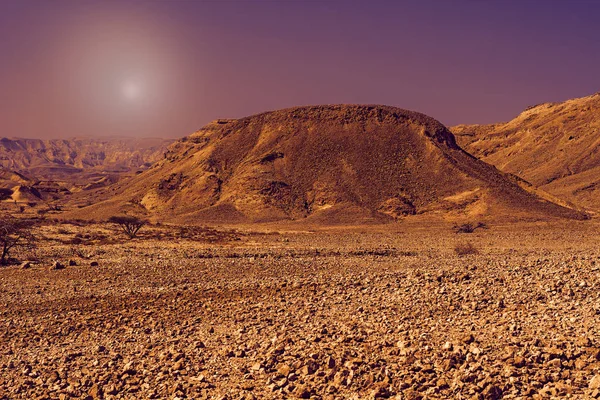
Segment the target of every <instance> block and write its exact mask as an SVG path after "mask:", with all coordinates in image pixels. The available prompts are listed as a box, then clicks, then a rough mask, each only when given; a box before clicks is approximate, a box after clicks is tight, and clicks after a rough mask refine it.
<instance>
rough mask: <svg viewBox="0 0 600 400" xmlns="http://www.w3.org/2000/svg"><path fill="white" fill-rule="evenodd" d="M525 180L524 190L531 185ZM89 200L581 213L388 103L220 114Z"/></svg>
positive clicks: (187, 213) (168, 205)
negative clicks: (108, 192) (103, 196)
mask: <svg viewBox="0 0 600 400" xmlns="http://www.w3.org/2000/svg"><path fill="white" fill-rule="evenodd" d="M521 186H522V187H521ZM111 189H112V192H113V194H114V195H113V196H112V197H111V198H110V199H108V200H106V201H103V202H101V203H99V204H96V205H93V206H91V207H87V208H83V209H82V210H80V211H79V212H78V213H75V214H78V216H80V217H88V218H90V217H96V218H103V217H106V216H107V215H109V214H111V213H116V212H123V211H126V210H127V209H129V210H130V211H133V209H137V210H138V211H146V212H148V213H150V214H154V215H155V216H157V217H159V218H161V219H167V220H168V219H171V220H173V219H174V220H182V221H186V222H190V221H209V220H215V221H230V222H239V221H273V220H282V219H304V218H308V219H309V220H312V221H315V222H322V223H337V222H353V223H355V222H360V221H369V220H385V219H390V218H398V217H401V216H403V215H411V214H420V213H435V214H440V215H443V216H452V217H457V218H460V217H473V216H493V215H512V216H515V217H532V216H535V217H548V216H557V217H570V218H580V217H582V214H581V213H579V212H576V211H574V210H571V209H568V208H564V207H561V206H559V205H557V204H554V203H551V202H549V201H545V200H542V199H540V198H539V197H537V196H536V195H535V194H533V193H530V190H531V188H530V187H528V185H527V184H526V183H524V182H522V181H520V180H519V179H517V178H516V177H512V176H509V175H506V174H503V173H501V172H499V171H498V170H497V169H496V168H494V167H492V166H490V165H487V164H485V163H483V162H481V161H479V160H477V159H475V158H474V157H472V156H471V155H469V154H467V153H465V152H464V151H463V150H461V149H460V148H459V147H458V146H457V144H456V143H455V139H454V136H453V135H452V134H451V133H450V131H448V130H447V129H446V128H445V127H444V126H443V125H442V124H440V123H439V122H437V121H435V120H434V119H432V118H429V117H427V116H425V115H423V114H419V113H415V112H411V111H406V110H402V109H398V108H393V107H386V106H355V105H335V106H311V107H297V108H291V109H285V110H279V111H274V112H267V113H263V114H259V115H255V116H251V117H246V118H242V119H239V120H219V121H216V122H214V123H212V124H209V125H207V126H206V127H204V128H203V129H201V130H200V131H198V132H196V133H194V134H192V135H191V136H189V137H187V138H184V139H183V140H180V141H178V142H176V143H174V144H173V145H172V146H171V147H170V148H169V151H168V152H167V154H166V156H165V159H164V160H162V161H160V162H158V163H157V164H155V165H154V166H153V167H152V168H151V169H149V170H148V171H145V172H143V173H141V174H139V175H138V176H136V177H134V178H132V179H130V180H127V181H126V182H119V183H117V184H116V185H114V186H113V187H112V188H111Z"/></svg>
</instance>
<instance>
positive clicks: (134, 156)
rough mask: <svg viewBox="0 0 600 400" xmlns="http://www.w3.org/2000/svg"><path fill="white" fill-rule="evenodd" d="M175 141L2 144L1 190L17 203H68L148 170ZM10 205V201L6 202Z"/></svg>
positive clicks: (12, 140) (4, 141)
mask: <svg viewBox="0 0 600 400" xmlns="http://www.w3.org/2000/svg"><path fill="white" fill-rule="evenodd" d="M171 142H172V140H166V139H155V138H148V139H138V138H96V139H94V138H74V139H64V140H62V139H61V140H58V139H56V140H40V139H22V138H1V139H0V188H3V189H4V190H3V193H5V195H4V197H6V193H9V191H11V192H12V194H11V195H10V196H9V200H13V201H17V202H30V203H31V202H35V201H53V200H62V199H63V198H64V196H65V195H67V194H70V193H74V192H78V191H81V190H90V189H97V188H99V187H103V186H107V185H110V184H112V183H115V182H117V181H118V180H119V179H121V178H122V177H123V176H126V175H128V174H132V173H135V172H136V171H141V170H144V169H147V168H148V167H149V166H150V165H152V164H153V163H155V162H156V161H158V160H159V159H161V158H162V157H163V155H164V152H165V151H166V148H167V146H168V145H169V144H170V143H171ZM5 200H6V199H5Z"/></svg>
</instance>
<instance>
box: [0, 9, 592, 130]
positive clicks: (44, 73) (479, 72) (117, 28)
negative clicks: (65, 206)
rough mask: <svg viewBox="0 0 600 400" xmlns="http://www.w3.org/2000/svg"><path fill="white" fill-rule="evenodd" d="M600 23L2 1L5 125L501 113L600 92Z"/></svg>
mask: <svg viewBox="0 0 600 400" xmlns="http://www.w3.org/2000/svg"><path fill="white" fill-rule="evenodd" d="M598 20H600V1H592V0H590V1H583V0H579V1H578V0H571V1H551V0H546V1H539V0H519V1H517V0H504V1H493V0H484V1H477V0H470V1H466V0H465V1H461V0H452V1H448V0H443V1H434V0H415V1H409V0H407V1H400V0H398V1H375V0H371V1H366V0H365V1H354V0H321V1H316V0H298V1H293V0H256V1H252V0H238V1H226V0H223V1H200V0H196V1H192V0H190V1H184V0H170V1H167V0H164V1H153V0H118V1H113V0H103V1H89V0H73V1H67V0H43V1H33V0H0V137H27V138H68V137H76V136H134V137H169V138H177V137H183V136H185V135H188V134H190V133H192V132H194V131H196V130H198V129H199V128H201V127H202V126H203V125H204V124H206V123H208V122H210V121H211V120H214V119H217V118H239V117H243V116H247V115H252V114H256V113H259V112H263V111H267V110H275V109H280V108H286V107H292V106H298V105H309V104H333V103H363V104H386V105H392V106H397V107H401V108H406V109H410V110H414V111H419V112H422V113H425V114H427V115H430V116H432V117H434V118H436V119H438V120H439V121H441V122H442V123H444V124H446V125H448V126H452V125H455V124H460V123H493V122H501V121H506V120H510V119H511V118H513V117H514V116H516V115H517V114H519V112H520V111H522V110H523V109H524V108H526V107H527V106H530V105H533V104H539V103H543V102H549V101H562V100H566V99H569V98H574V97H582V96H586V95H590V94H593V93H595V92H598V91H600V74H598V68H599V66H600V29H598V22H597V21H598Z"/></svg>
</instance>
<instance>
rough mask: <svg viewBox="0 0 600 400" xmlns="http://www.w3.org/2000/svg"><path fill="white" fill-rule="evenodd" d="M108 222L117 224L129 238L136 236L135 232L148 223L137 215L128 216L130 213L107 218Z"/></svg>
mask: <svg viewBox="0 0 600 400" xmlns="http://www.w3.org/2000/svg"><path fill="white" fill-rule="evenodd" d="M108 222H111V223H113V224H117V225H118V226H119V227H120V228H121V230H122V231H123V232H125V234H126V235H127V236H129V238H130V239H133V238H134V237H136V235H137V233H138V232H139V230H140V229H142V227H143V226H144V225H146V224H147V223H148V221H147V220H145V219H141V218H138V217H134V216H130V215H122V216H116V215H115V216H113V217H110V218H109V219H108Z"/></svg>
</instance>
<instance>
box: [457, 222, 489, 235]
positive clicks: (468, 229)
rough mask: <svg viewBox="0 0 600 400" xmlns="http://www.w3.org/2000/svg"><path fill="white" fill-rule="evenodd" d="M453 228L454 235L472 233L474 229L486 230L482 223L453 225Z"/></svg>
mask: <svg viewBox="0 0 600 400" xmlns="http://www.w3.org/2000/svg"><path fill="white" fill-rule="evenodd" d="M453 228H454V232H456V233H473V232H475V230H476V229H487V225H486V224H485V223H484V222H478V223H476V224H474V223H471V222H467V223H465V224H460V225H454V227H453Z"/></svg>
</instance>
